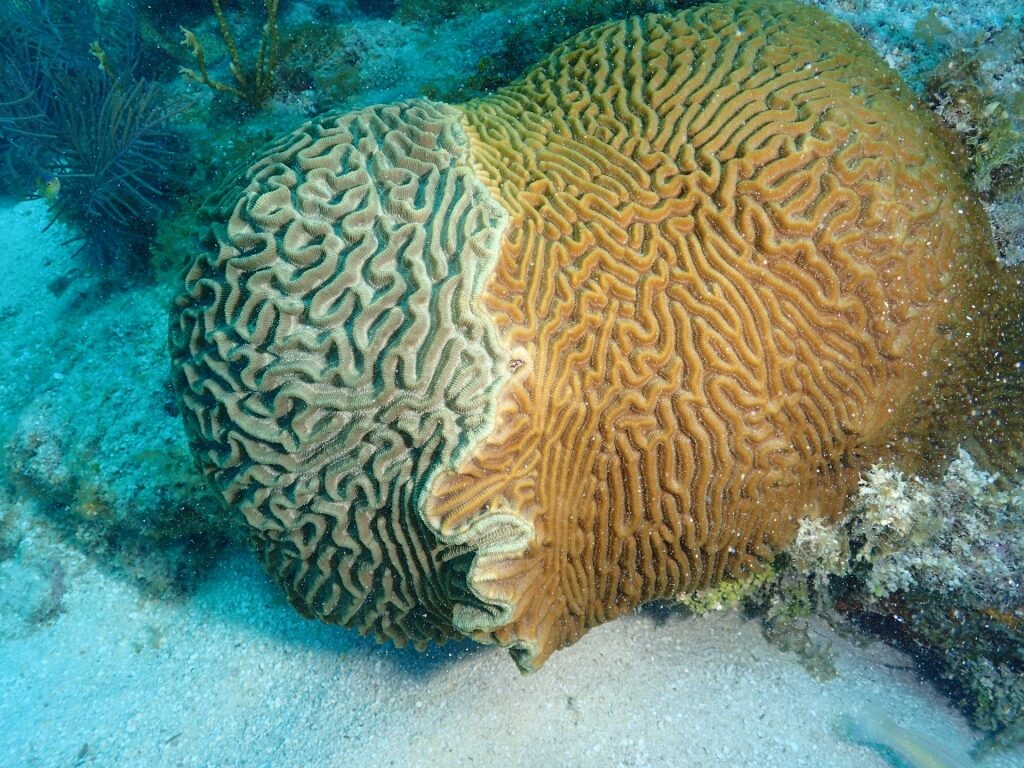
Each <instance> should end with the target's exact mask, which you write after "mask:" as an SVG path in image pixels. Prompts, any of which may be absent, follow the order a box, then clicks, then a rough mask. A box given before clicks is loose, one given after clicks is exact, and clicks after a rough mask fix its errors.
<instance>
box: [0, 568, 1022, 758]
mask: <svg viewBox="0 0 1024 768" xmlns="http://www.w3.org/2000/svg"><path fill="white" fill-rule="evenodd" d="M69 572H70V573H69V575H70V577H71V579H72V581H73V582H74V586H73V587H72V588H71V589H70V591H69V593H68V594H67V596H66V600H65V612H64V613H63V615H61V616H60V618H59V619H58V620H57V621H55V622H54V623H52V624H50V625H48V626H47V627H45V628H44V629H42V630H40V631H37V632H36V633H35V634H33V635H32V636H30V637H25V638H22V639H19V640H14V641H8V642H5V643H3V644H2V645H0V755H2V757H0V764H2V765H5V766H14V765H17V766H240V767H241V766H245V767H246V768H248V767H249V766H281V767H282V768H283V767H284V766H296V767H298V766H302V767H303V768H316V767H318V766H331V767H334V766H381V767H382V768H383V767H384V766H545V767H547V766H550V767H551V768H555V767H556V766H595V767H596V766H609V767H612V766H636V767H637V768H640V767H641V766H652V767H654V766H665V767H668V766H672V767H673V768H675V767H679V768H682V767H683V766H686V767H687V768H699V767H700V766H716V767H723V766H730V767H735V768H738V767H740V766H765V767H766V768H783V767H789V766H794V767H795V766H813V767H814V768H846V767H847V766H849V767H851V768H852V767H853V766H859V767H860V768H872V767H873V766H886V765H889V763H887V762H885V761H884V760H883V759H881V758H880V757H879V756H878V755H877V754H875V753H874V752H872V751H870V750H868V749H866V748H864V747H860V746H856V745H853V744H850V743H848V742H846V741H845V740H844V739H843V738H842V736H841V735H840V734H839V733H837V729H836V723H837V720H838V719H839V718H840V717H841V716H843V715H846V714H856V713H858V712H859V711H862V710H867V709H874V710H881V711H885V712H888V713H890V714H891V715H892V716H894V718H895V719H896V721H897V722H899V723H901V724H906V725H907V727H908V728H910V729H912V730H913V731H914V732H916V733H919V734H922V735H927V736H929V737H931V738H932V739H936V740H941V742H942V743H943V744H946V745H947V746H948V747H949V748H950V749H959V750H966V749H967V748H968V747H969V746H970V744H971V741H972V739H973V738H974V736H973V735H972V734H971V733H970V731H969V729H968V727H967V726H966V724H965V723H964V721H963V719H962V718H961V717H959V716H958V715H957V714H956V713H955V712H953V711H952V710H951V709H950V708H949V707H948V706H947V705H946V704H945V703H944V701H943V699H942V698H941V697H940V696H939V695H938V694H937V693H935V692H934V691H933V690H931V689H930V688H929V687H927V686H924V685H921V684H920V683H919V682H918V680H917V679H916V675H915V672H914V671H913V669H912V665H911V663H910V661H909V660H908V659H907V658H905V657H904V656H902V655H901V654H899V653H897V652H895V651H893V650H892V649H890V648H888V647H886V646H884V645H882V644H879V643H876V644H873V645H870V646H867V647H862V648H858V647H856V646H854V645H851V644H850V643H849V642H847V641H845V640H842V639H840V638H834V642H835V643H836V647H837V650H838V667H839V676H838V677H837V678H835V679H834V680H832V681H830V682H827V683H819V682H816V681H815V680H814V679H813V678H812V677H811V676H810V675H808V673H807V672H806V671H805V670H804V669H803V668H802V667H801V666H800V665H799V664H798V662H797V661H796V659H795V657H794V656H792V655H790V654H786V653H783V652H781V651H779V650H778V649H776V648H774V647H773V646H771V645H768V644H767V643H766V642H765V641H764V639H763V638H762V637H761V633H760V630H759V629H758V625H757V624H756V622H751V621H745V620H743V619H742V618H741V617H739V616H738V615H737V614H735V613H731V612H730V613H720V614H713V615H711V616H708V617H704V618H702V619H691V618H685V617H683V616H682V615H681V614H673V613H669V614H665V613H659V612H644V613H641V614H638V615H635V616H632V617H630V618H628V619H625V620H620V621H617V622H615V623H613V624H608V625H605V626H602V627H599V628H597V629H595V630H593V631H591V632H590V633H589V634H587V636H586V637H584V638H583V639H582V640H581V641H580V642H579V643H577V644H576V645H575V646H573V647H572V648H570V649H567V650H565V651H562V652H559V653H557V654H555V656H553V657H552V659H551V660H550V661H549V662H548V663H547V664H546V665H545V666H544V667H543V668H542V670H541V671H539V672H537V673H534V674H532V675H529V676H525V677H524V676H523V675H521V674H520V673H519V672H518V671H517V670H516V668H515V666H514V665H513V663H512V661H511V659H510V658H509V657H508V656H507V655H506V653H505V652H504V651H502V650H500V649H497V648H486V647H482V646H469V645H459V646H457V647H442V648H435V649H434V650H433V651H431V652H430V653H428V654H418V653H416V652H415V651H411V650H405V651H398V650H395V649H394V648H383V647H380V646H377V645H376V644H375V643H374V642H373V641H371V640H366V639H363V638H360V637H358V636H356V635H354V634H353V633H350V632H345V631H341V630H339V629H337V628H331V627H326V626H323V625H318V624H314V623H311V622H307V621H305V620H304V619H302V618H300V617H299V616H297V615H296V614H295V613H294V611H292V610H291V608H290V607H288V606H287V605H285V604H284V602H283V600H282V599H281V598H280V597H279V596H278V595H277V592H276V590H275V589H273V588H271V586H270V585H269V583H268V582H267V580H266V578H265V577H264V576H263V574H262V572H261V571H260V570H259V568H258V566H257V565H256V564H255V563H254V562H253V561H252V560H251V559H250V558H248V557H246V556H245V555H244V554H241V553H239V554H236V555H233V556H231V557H229V558H227V559H226V560H225V561H224V562H223V563H222V564H221V565H220V566H219V567H217V569H216V571H215V572H214V574H213V576H212V578H209V579H208V580H206V581H205V582H204V584H203V586H202V587H201V588H200V590H199V592H198V593H197V594H196V595H195V596H193V597H192V598H191V599H189V600H188V601H187V602H180V603H168V602H161V601H147V600H145V599H142V598H140V596H139V594H138V593H137V592H136V591H135V590H134V589H133V588H132V587H131V586H130V585H128V584H126V583H125V582H124V581H123V580H121V579H118V578H115V577H110V576H105V575H103V574H101V573H98V572H97V571H96V569H95V568H93V567H90V566H89V565H88V564H86V563H85V562H82V561H81V560H80V559H78V558H72V564H71V565H70V566H69ZM822 632H823V637H824V636H826V635H827V632H826V631H825V630H822ZM968 764H969V763H967V762H964V763H963V765H968ZM979 764H980V765H983V766H988V767H990V768H996V766H1000V767H1001V768H1011V766H1021V765H1024V752H1021V751H1017V752H1015V753H1005V752H1004V753H1001V754H998V755H994V756H992V757H991V758H990V759H985V760H984V761H982V762H981V763H979Z"/></svg>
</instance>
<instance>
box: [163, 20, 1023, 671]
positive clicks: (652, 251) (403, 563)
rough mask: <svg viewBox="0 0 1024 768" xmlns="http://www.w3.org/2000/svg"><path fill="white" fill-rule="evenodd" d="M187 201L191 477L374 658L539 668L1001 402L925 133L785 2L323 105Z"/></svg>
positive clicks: (297, 593)
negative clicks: (389, 652) (457, 646)
mask: <svg viewBox="0 0 1024 768" xmlns="http://www.w3.org/2000/svg"><path fill="white" fill-rule="evenodd" d="M207 213H208V214H209V216H210V217H211V220H212V222H213V225H212V227H211V233H212V237H211V238H210V243H209V247H208V248H207V249H206V250H204V252H202V253H200V254H199V255H198V256H197V257H196V259H195V261H194V263H193V264H192V266H191V268H190V270H189V271H188V273H187V276H186V282H185V289H184V291H183V292H182V293H181V295H180V296H179V297H178V298H177V300H176V302H175V307H174V312H173V318H172V326H171V349H172V356H173V363H174V372H175V373H174V375H175V383H176V387H177V390H178V393H179V398H180V402H181V405H182V411H183V413H184V416H185V423H186V428H187V431H188V434H189V436H190V439H191V442H192V446H193V449H194V452H195V456H196V458H197V460H198V463H199V464H200V466H201V467H202V469H203V471H204V472H205V473H206V475H207V477H208V478H209V480H210V481H211V483H212V484H213V486H214V487H215V488H216V489H217V491H218V492H219V493H220V495H221V497H222V498H223V500H224V502H225V504H226V507H227V508H228V509H230V510H235V511H237V512H240V513H241V515H243V516H244V518H245V520H246V521H247V522H248V525H249V526H250V527H251V531H252V538H253V541H254V542H255V547H256V550H257V552H258V553H259V555H260V557H261V558H262V560H263V562H264V563H265V565H266V567H267V569H268V570H269V572H270V573H271V574H272V575H273V577H274V578H275V579H276V580H277V581H278V582H279V583H280V584H281V585H282V587H283V588H284V589H285V591H286V592H287V594H288V596H289V598H290V599H291V601H292V602H293V603H294V604H295V605H296V606H297V607H298V609H299V610H301V611H302V612H303V613H305V614H306V615H309V616H317V617H319V618H321V619H323V620H325V621H329V622H336V623H341V624H345V625H349V626H353V627H356V628H358V629H359V630H360V631H361V632H372V633H374V634H376V635H377V637H378V638H381V639H391V640H394V641H395V642H398V643H400V644H401V643H405V642H412V643H414V644H416V645H417V646H418V647H422V646H423V645H424V644H425V643H426V642H428V641H430V640H436V641H442V640H444V639H446V638H449V637H458V636H471V637H474V638H476V639H478V640H481V641H488V642H498V643H501V644H503V645H506V646H508V647H509V648H510V649H511V650H512V653H513V655H514V657H515V659H516V661H517V662H518V663H519V664H520V665H521V666H522V667H523V668H535V667H537V666H539V665H540V664H541V663H542V662H543V661H544V659H546V658H547V657H548V655H550V653H551V652H552V651H554V650H556V649H558V648H560V647H562V646H565V645H567V644H569V643H571V642H573V641H574V640H576V639H578V638H579V637H580V636H581V635H582V634H583V633H584V632H586V631H587V629H588V628H590V627H593V626H595V625H597V624H599V623H601V622H604V621H607V620H609V619H612V618H614V617H616V616H618V615H621V614H623V613H625V612H627V611H631V610H633V609H634V608H635V607H636V606H638V605H639V604H641V603H643V602H645V601H649V600H652V599H656V598H661V597H667V596H671V595H675V594H678V593H680V592H683V591H687V590H693V589H697V588H701V587H704V586H707V585H709V584H712V583H714V582H716V581H718V580H720V579H722V578H723V577H726V576H739V575H742V574H744V573H747V572H750V571H752V570H754V569H756V568H757V567H758V565H759V564H760V563H763V562H765V561H766V560H768V559H769V558H771V557H772V555H773V553H775V552H777V551H778V550H779V549H780V548H781V547H783V546H785V545H786V544H787V543H788V542H789V541H790V540H791V539H792V537H793V536H794V534H795V531H796V527H797V524H798V521H799V520H800V519H802V518H805V517H821V518H827V519H834V518H836V517H837V516H838V515H840V514H841V512H842V510H843V505H844V503H845V501H846V499H847V497H848V496H849V494H850V493H851V492H852V490H853V489H854V488H855V487H856V483H857V478H858V474H859V471H860V470H861V469H863V468H864V467H865V466H867V464H869V463H871V462H874V461H877V460H880V459H898V460H899V461H900V462H901V463H902V464H903V466H904V467H906V468H908V469H910V470H913V469H921V468H926V467H928V466H930V465H935V464H937V463H938V462H941V460H942V457H943V456H945V455H946V454H947V453H948V451H949V450H950V449H951V448H952V447H953V446H955V444H956V442H957V440H960V439H962V438H965V437H967V436H969V435H983V434H985V424H986V423H990V424H995V423H997V417H996V415H995V411H994V410H993V409H992V408H991V407H989V405H988V402H989V401H991V402H995V401H997V400H998V399H999V398H1000V397H1003V398H1006V397H1009V395H1006V394H1005V393H1006V392H1012V391H1014V387H1016V386H1017V385H1018V382H1009V381H1008V380H1007V376H1010V375H1012V374H1013V369H1012V367H1010V368H1008V369H1007V370H1008V372H1007V375H1006V376H999V377H996V380H997V381H998V382H1000V384H999V385H998V386H994V387H990V388H989V390H987V394H986V398H988V400H987V401H986V402H985V403H979V402H977V401H975V402H971V401H969V399H968V398H966V397H965V396H964V395H963V394H962V391H963V389H964V387H963V386H961V385H963V384H964V383H965V382H970V381H973V380H974V379H977V378H979V371H981V370H984V369H986V368H991V367H992V366H998V365H1000V364H1001V362H1000V361H1001V360H1002V358H1001V357H1000V356H999V353H998V351H997V347H996V345H995V343H994V341H991V340H994V339H995V338H996V337H997V336H998V335H999V333H1001V328H1002V327H1003V326H1000V325H999V323H1001V322H1003V321H1002V320H1001V319H1000V313H1001V312H1002V313H1003V314H1006V312H1005V309H1006V308H1007V307H1009V306H1010V305H1009V301H1010V300H1009V299H1006V298H1003V297H1005V296H1008V292H1007V291H1006V290H1004V289H1002V288H1000V287H998V285H997V283H999V281H1000V277H999V276H998V275H997V274H996V268H995V262H994V258H993V252H992V245H991V241H990V237H989V235H988V231H987V228H986V225H985V222H984V218H983V215H982V213H981V211H980V207H979V204H978V202H977V201H976V200H975V199H974V198H973V197H972V196H971V194H970V193H969V192H968V190H967V188H966V186H965V184H964V182H963V181H962V179H961V177H960V174H959V172H958V168H957V166H956V161H955V159H953V158H952V157H951V150H950V148H949V147H948V146H947V145H946V144H945V143H944V141H943V139H942V137H941V136H940V132H939V128H938V126H937V123H936V121H935V120H934V119H933V118H932V117H931V116H930V115H929V114H928V113H927V111H926V110H924V109H922V108H921V106H920V105H919V104H918V103H917V102H916V101H915V100H914V98H913V97H912V96H911V95H910V94H909V93H908V92H907V89H906V87H905V86H904V85H903V83H902V82H901V81H900V80H899V79H898V78H897V76H896V75H895V74H893V73H892V72H891V71H889V70H888V69H887V68H886V67H885V65H884V64H883V63H882V62H881V61H880V60H879V59H878V57H877V56H876V55H874V54H873V52H872V51H871V50H870V49H869V48H868V47H867V45H866V44H865V43H864V42H863V41H861V40H860V39H859V38H858V37H857V36H856V35H855V33H853V31H852V30H850V29H849V28H848V27H846V26H845V25H843V24H841V23H839V22H837V21H836V20H834V19H832V18H830V17H828V16H827V15H825V14H823V13H821V12H818V11H815V10H812V9H808V8H805V7H802V6H800V5H797V4H795V3H792V2H788V1H786V0H777V1H773V0H768V1H761V0H755V1H754V2H738V1H736V2H726V3H714V4H709V5H704V6H701V7H698V8H695V9H691V10H688V11H685V12H682V13H679V14H676V15H649V16H645V17H643V18H632V19H627V20H625V21H621V22H615V23H608V24H604V25H601V26H597V27H594V28H591V29H588V30H586V31H584V32H582V33H581V34H579V35H578V36H576V37H574V38H573V39H571V40H569V41H568V42H566V43H565V44H563V45H562V46H561V47H559V48H558V49H557V50H555V51H554V52H553V53H552V54H551V55H550V56H549V57H548V58H547V59H546V60H545V61H543V62H541V63H540V64H539V65H538V66H537V67H536V68H535V69H533V70H532V71H531V72H530V73H529V74H527V75H526V76H525V77H524V78H523V79H522V80H520V81H518V82H517V83H515V84H513V85H511V86H509V87H507V88H503V89H501V90H499V91H497V92H496V93H494V94H492V95H489V96H487V97H485V98H482V99H480V100H477V101H473V102H470V103H467V104H462V105H455V106H452V105H444V104H439V103H435V102H431V101H426V100H414V101H410V102H406V103H401V104H394V105H389V106H377V107H371V108H368V109H363V110H359V111H356V112H350V113H345V114H329V115H326V116H324V117H322V118H320V119H317V120H314V121H312V122H310V123H308V124H306V125H304V126H302V127H301V128H300V129H298V130H297V131H295V132H294V133H293V134H291V135H289V136H287V137H285V138H284V139H282V140H281V141H279V142H278V143H277V144H276V145H274V146H273V147H271V148H269V149H268V150H267V151H266V153H265V156H264V157H263V159H262V160H260V161H259V162H257V163H256V164H255V165H254V166H253V167H252V168H250V169H248V171H246V172H245V173H244V174H243V175H242V177H241V178H240V179H233V180H231V182H230V183H229V184H227V185H226V186H225V187H224V188H223V189H222V191H221V192H220V193H219V194H218V195H217V196H216V198H215V199H214V200H213V201H212V202H211V203H210V204H209V205H208V206H207ZM1000 291H1002V293H1000ZM986 292H988V293H986ZM986 295H990V296H991V297H993V298H990V299H988V300H986V301H985V302H983V301H982V300H983V299H985V298H986ZM1010 309H1011V311H1012V308H1010ZM1004 368H1006V366H1005V365H1004ZM986 416H988V417H990V418H988V421H987V422H986V420H985V418H983V417H986Z"/></svg>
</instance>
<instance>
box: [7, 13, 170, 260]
mask: <svg viewBox="0 0 1024 768" xmlns="http://www.w3.org/2000/svg"><path fill="white" fill-rule="evenodd" d="M70 13H71V9H70V7H69V5H68V4H67V2H66V0H60V1H59V2H54V1H52V0H51V1H49V2H48V1H47V0H21V2H18V3H15V4H14V5H13V6H11V7H9V9H8V10H7V11H6V18H5V19H3V21H4V22H5V24H4V29H3V31H2V32H0V43H2V44H3V51H4V53H3V55H2V58H0V73H2V74H3V79H4V82H5V83H7V84H8V90H7V98H6V99H5V100H4V101H3V102H0V129H2V131H3V135H2V137H0V176H2V183H3V185H4V186H6V187H7V189H8V190H9V191H11V192H15V193H18V192H29V191H31V190H32V189H33V187H35V186H38V184H39V181H40V180H46V179H51V178H53V179H56V180H57V181H59V185H60V186H59V189H60V192H59V194H58V195H56V196H55V200H54V213H55V216H56V217H57V218H60V219H62V220H64V221H67V222H68V223H70V224H71V225H72V226H73V227H74V229H75V231H76V232H77V233H78V238H79V239H81V241H82V248H81V252H83V253H84V254H85V255H86V257H87V258H88V259H89V260H90V261H91V262H92V263H93V264H94V265H95V266H98V267H101V268H102V274H103V276H105V277H109V278H117V279H119V280H120V279H123V278H124V277H125V276H127V275H129V274H132V273H137V272H139V271H141V270H142V269H143V267H144V265H145V263H146V262H147V260H148V254H147V249H146V243H147V241H148V239H149V237H150V236H151V234H152V231H153V225H154V219H155V217H156V215H157V214H158V212H159V211H160V210H161V209H162V208H163V207H164V206H165V205H166V202H167V200H168V198H169V194H170V192H171V190H172V189H173V187H174V184H175V177H176V173H175V171H176V163H175V159H176V157H177V152H176V151H175V150H176V146H175V144H176V141H175V134H174V131H173V126H172V122H173V119H174V117H175V116H176V115H177V114H178V113H179V112H180V110H181V108H182V105H181V103H180V102H177V101H174V100H169V99H167V98H165V97H164V96H163V94H162V91H161V89H160V87H159V86H158V85H157V84H155V83H150V82H147V81H144V80H142V79H138V78H136V77H135V76H134V71H135V69H136V65H137V62H138V53H137V52H138V47H137V45H136V43H135V42H134V40H135V37H134V35H132V34H131V33H130V32H128V33H126V32H124V31H123V30H125V29H128V30H130V29H132V27H131V25H128V26H122V25H121V24H119V25H118V27H119V29H120V30H121V31H120V32H119V37H118V39H117V41H116V42H115V43H111V46H110V48H109V50H108V49H106V48H104V47H103V46H102V45H100V43H99V42H96V41H93V42H86V41H87V39H88V35H89V33H90V32H91V31H92V30H94V29H96V28H98V27H100V26H101V25H100V24H99V23H98V22H97V20H96V19H86V20H84V21H82V20H79V21H77V22H76V23H75V24H72V23H70V19H71V15H70ZM79 13H81V11H80V10H79ZM123 21H124V20H122V23H123Z"/></svg>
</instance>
